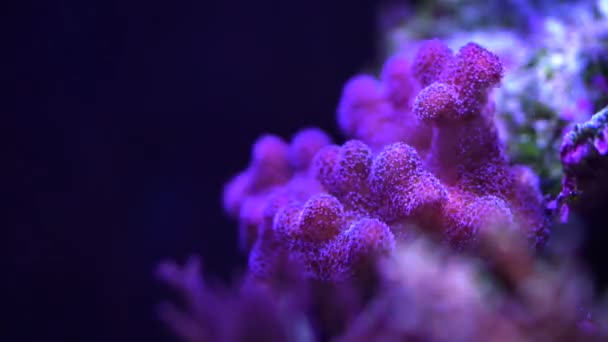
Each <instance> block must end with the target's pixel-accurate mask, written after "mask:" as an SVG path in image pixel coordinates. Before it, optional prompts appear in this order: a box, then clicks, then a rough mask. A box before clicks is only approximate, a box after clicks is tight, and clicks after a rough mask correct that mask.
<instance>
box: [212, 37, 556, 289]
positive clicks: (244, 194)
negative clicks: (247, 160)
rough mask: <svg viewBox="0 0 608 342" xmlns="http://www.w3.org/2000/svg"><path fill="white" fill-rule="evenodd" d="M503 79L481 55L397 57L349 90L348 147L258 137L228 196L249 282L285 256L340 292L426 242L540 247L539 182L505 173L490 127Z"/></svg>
mask: <svg viewBox="0 0 608 342" xmlns="http://www.w3.org/2000/svg"><path fill="white" fill-rule="evenodd" d="M502 76H503V67H502V64H501V62H500V60H499V58H498V57H497V56H496V55H495V54H493V53H491V52H490V51H488V50H486V49H484V48H483V47H481V46H479V45H477V44H475V43H469V44H466V45H465V46H463V47H462V48H461V49H460V50H458V52H457V53H453V52H452V51H451V50H450V49H449V48H448V47H447V46H446V45H445V44H443V43H442V42H441V41H439V40H430V41H427V42H425V43H423V44H422V45H421V46H420V48H419V51H418V54H417V55H416V57H415V58H414V59H413V60H412V61H411V62H410V61H408V60H407V59H406V58H405V57H404V56H400V55H396V56H393V57H392V58H390V59H389V60H388V61H387V63H386V64H385V66H384V68H383V71H382V74H381V77H380V79H379V80H378V79H375V78H374V77H372V76H370V75H359V76H356V77H354V78H352V79H351V80H350V81H348V83H347V84H346V86H345V87H344V91H343V94H342V99H341V101H340V104H339V106H338V114H337V116H338V123H339V126H340V128H341V129H342V131H343V132H344V133H345V135H346V136H348V137H349V138H352V140H348V141H347V142H345V143H344V144H343V145H341V146H338V145H333V144H331V141H330V138H329V137H328V136H327V135H326V134H324V133H323V132H322V131H320V130H317V129H306V130H303V131H301V132H299V133H298V134H296V135H295V136H294V137H293V139H292V141H291V142H290V143H287V142H285V141H283V140H281V139H280V138H279V137H276V136H271V135H266V136H263V137H261V138H260V139H259V140H258V141H257V142H256V143H255V145H254V148H253V152H252V160H251V164H250V166H249V167H248V169H247V170H245V171H244V172H242V173H241V174H239V175H237V176H236V177H235V178H233V180H232V181H231V182H229V184H228V185H227V186H226V189H225V193H224V204H225V208H226V211H227V212H228V213H229V214H230V215H232V216H234V217H236V218H238V220H239V224H240V227H241V228H240V236H241V244H242V246H243V248H244V250H246V251H248V252H249V266H250V272H251V274H252V276H254V277H261V278H264V277H268V276H269V275H271V274H272V272H273V268H274V266H273V265H274V264H275V263H276V262H277V260H278V259H280V258H281V257H283V256H287V257H289V258H290V259H293V260H294V262H296V263H297V264H299V265H301V266H302V267H303V268H304V270H305V271H306V274H307V275H309V276H310V277H311V278H314V279H319V280H322V281H333V282H335V281H341V280H344V279H348V278H350V277H352V276H353V275H356V274H357V273H358V272H361V270H362V269H365V267H366V265H369V264H370V262H372V261H373V260H375V258H376V257H377V256H378V255H387V254H390V253H391V252H392V251H393V249H394V246H395V243H396V241H397V242H398V241H403V240H407V239H408V238H410V237H412V236H416V235H419V234H421V233H423V234H425V235H428V236H432V237H434V238H436V239H438V240H440V241H443V242H445V243H446V244H449V245H451V246H452V247H454V248H456V249H470V248H476V246H477V245H478V244H479V241H480V239H482V238H483V236H484V234H485V233H488V232H489V231H492V230H513V231H517V232H519V233H521V234H522V236H525V238H526V239H527V240H528V242H529V245H530V246H531V247H539V246H542V245H543V244H544V243H545V241H546V239H547V236H548V221H547V217H546V215H545V211H544V207H543V203H542V197H541V196H540V193H539V189H538V181H537V179H536V178H535V177H534V174H533V173H532V172H530V170H529V169H527V168H525V167H523V166H511V165H510V164H509V161H508V159H507V157H506V155H505V153H504V151H503V148H502V145H501V143H500V141H499V138H498V133H497V130H496V127H495V124H494V117H493V115H494V109H493V102H492V101H491V100H490V98H489V94H490V91H491V90H492V89H493V88H494V87H496V86H497V85H498V84H499V83H500V81H501V78H502Z"/></svg>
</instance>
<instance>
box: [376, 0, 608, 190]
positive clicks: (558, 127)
mask: <svg viewBox="0 0 608 342" xmlns="http://www.w3.org/2000/svg"><path fill="white" fill-rule="evenodd" d="M415 6H416V8H415V9H414V8H412V9H411V10H410V11H409V13H408V11H407V10H402V11H400V12H399V13H403V15H401V18H400V20H399V21H395V20H392V24H390V25H384V27H383V32H384V38H385V41H386V46H387V53H386V55H392V54H395V53H399V54H408V53H409V54H410V55H411V51H412V50H413V49H412V45H413V44H416V42H417V41H418V40H420V39H421V38H428V37H440V38H441V39H442V40H444V41H445V42H446V43H447V45H448V46H450V47H452V48H457V47H459V46H462V45H463V44H465V43H466V42H469V41H475V42H478V43H480V44H481V45H483V46H485V47H486V48H488V49H490V50H492V51H494V52H495V53H496V54H498V55H499V56H500V58H501V60H502V62H503V64H504V66H505V69H506V70H507V71H508V72H507V73H506V75H505V77H504V79H503V81H502V86H501V87H500V88H497V89H495V91H494V96H493V97H494V100H495V106H496V116H495V120H496V124H497V127H498V129H499V133H500V134H499V136H500V138H501V140H502V142H503V143H504V144H505V145H506V146H507V153H508V155H509V157H510V160H511V161H512V162H515V163H523V164H526V165H529V166H531V167H532V168H533V169H534V171H535V172H536V173H537V174H538V175H539V176H540V178H541V187H542V190H543V192H544V193H548V194H550V195H552V196H554V195H556V194H557V193H558V192H559V187H560V184H559V180H560V179H561V177H562V169H561V163H560V159H559V149H560V144H561V136H562V135H563V134H564V132H566V131H568V130H569V129H571V128H572V126H573V125H574V124H575V123H577V122H581V121H585V120H588V119H589V118H590V117H591V115H592V114H593V113H594V112H597V111H599V110H600V109H601V108H603V107H604V106H606V104H608V87H607V84H608V83H607V82H606V80H607V79H608V60H607V59H606V58H605V57H604V56H606V55H607V53H606V51H607V49H606V47H607V46H608V45H606V34H607V33H608V20H607V18H608V7H607V6H606V2H605V0H582V1H558V2H555V1H546V0H526V1H493V0H491V1H478V0H467V1H457V2H455V1H441V0H440V1H429V2H422V3H420V4H418V5H415ZM385 13H386V15H387V16H392V15H394V13H395V9H394V8H393V7H390V6H389V7H387V9H386V11H385ZM439 18H440V19H441V20H437V19H439ZM437 53H438V54H439V55H438V56H441V53H442V52H440V51H437Z"/></svg>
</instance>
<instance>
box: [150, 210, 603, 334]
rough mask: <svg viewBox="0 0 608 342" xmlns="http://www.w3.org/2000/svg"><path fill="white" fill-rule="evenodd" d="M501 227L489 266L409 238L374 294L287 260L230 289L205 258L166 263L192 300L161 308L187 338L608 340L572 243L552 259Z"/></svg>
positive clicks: (384, 265) (164, 275) (165, 271)
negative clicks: (264, 276) (207, 275)
mask: <svg viewBox="0 0 608 342" xmlns="http://www.w3.org/2000/svg"><path fill="white" fill-rule="evenodd" d="M365 225H368V226H369V227H373V226H377V225H376V223H374V222H371V221H367V223H364V224H363V226H365ZM363 226H362V227H361V228H362V229H366V228H363ZM571 228H572V227H569V230H571ZM372 230H373V229H372ZM494 233H495V234H490V235H488V236H487V238H486V239H485V240H484V245H485V247H486V248H485V249H486V250H487V251H490V252H489V253H488V254H486V258H485V260H489V261H490V263H488V262H483V261H482V260H479V259H473V258H471V257H468V256H463V255H458V254H455V253H453V252H452V251H450V250H449V249H445V248H442V247H441V246H438V245H435V244H433V243H432V242H430V241H428V240H424V239H412V240H409V241H406V242H402V243H400V244H399V246H397V247H396V248H395V252H394V255H393V257H392V258H390V259H383V260H382V262H381V263H380V264H379V265H378V267H377V268H378V271H379V282H378V284H377V286H375V289H374V291H373V294H372V295H371V296H369V297H368V298H367V299H365V298H362V296H361V293H358V292H357V291H356V286H354V284H352V283H351V282H342V283H339V284H337V285H334V286H328V284H323V285H324V286H322V287H318V286H315V283H314V281H313V280H311V279H306V278H302V277H301V274H300V273H298V268H297V267H294V265H291V264H289V262H285V261H286V260H287V259H283V261H282V262H281V264H280V265H278V267H277V274H275V276H273V277H272V278H271V279H270V281H268V282H265V283H260V282H251V281H248V280H245V281H244V282H242V283H241V284H240V286H239V287H237V288H235V289H229V290H226V289H222V290H220V289H217V288H214V287H211V286H209V285H208V282H207V281H205V279H203V278H202V277H201V275H200V270H199V268H200V265H199V262H198V260H197V259H190V260H189V261H188V262H187V263H186V264H185V265H183V266H180V265H177V264H175V263H163V264H162V265H160V267H159V269H158V276H159V277H160V278H161V280H163V281H164V282H166V283H168V284H169V285H171V286H172V287H174V288H175V290H177V291H178V293H179V294H181V295H182V296H183V297H184V299H185V303H184V304H185V306H177V305H176V304H170V303H164V304H163V305H161V306H160V308H159V309H160V310H159V313H160V315H161V318H162V319H163V320H164V321H165V322H166V323H167V325H168V327H169V328H171V329H172V330H173V332H174V333H175V334H176V335H177V336H179V337H180V339H181V340H183V341H187V342H206V341H220V342H222V341H260V340H263V341H270V342H273V341H276V342H282V341H306V342H308V341H311V342H312V341H328V340H331V341H339V342H357V341H497V342H498V341H604V340H605V339H606V337H608V331H606V329H605V326H602V325H600V324H599V323H598V321H597V319H598V318H600V317H601V308H596V307H594V306H592V305H590V301H591V299H592V298H591V289H590V286H589V281H588V279H587V278H586V277H585V275H584V274H583V273H582V272H581V271H580V269H579V268H578V267H577V265H576V263H575V262H574V261H573V256H572V250H573V248H576V246H574V245H573V244H572V242H571V241H569V240H565V239H563V237H562V238H561V239H560V240H562V241H561V242H560V243H559V244H558V245H559V246H560V247H559V248H555V245H554V247H553V248H549V249H548V251H547V252H548V253H547V254H548V258H547V259H546V260H537V259H536V258H534V257H533V255H532V254H531V253H530V250H529V249H528V248H526V247H525V243H522V241H520V240H519V236H517V235H514V234H512V233H513V232H505V231H501V232H494ZM598 309H600V311H597V310H598ZM598 312H599V313H600V315H597V313H598Z"/></svg>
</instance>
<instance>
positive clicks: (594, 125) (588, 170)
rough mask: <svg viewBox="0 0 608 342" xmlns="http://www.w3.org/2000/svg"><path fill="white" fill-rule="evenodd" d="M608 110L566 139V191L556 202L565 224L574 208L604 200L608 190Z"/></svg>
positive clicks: (563, 153)
mask: <svg viewBox="0 0 608 342" xmlns="http://www.w3.org/2000/svg"><path fill="white" fill-rule="evenodd" d="M607 138H608V107H606V108H604V109H603V110H601V111H599V112H598V113H596V114H595V115H593V116H592V117H591V119H589V120H588V121H586V122H584V123H581V124H577V125H576V126H574V128H573V129H572V130H571V131H569V132H567V133H566V134H565V135H564V137H563V142H562V146H561V149H560V158H561V162H562V164H563V168H564V177H563V179H562V191H561V192H560V193H559V195H558V196H557V198H556V200H555V201H554V202H553V203H552V205H553V208H554V209H556V210H558V211H559V214H560V218H561V220H562V221H563V222H565V221H567V220H568V216H569V213H570V209H571V207H572V208H574V209H575V210H577V211H580V210H582V207H581V206H582V203H583V202H584V203H585V206H586V207H587V208H589V207H591V206H593V205H594V204H596V203H598V202H600V201H601V199H603V198H605V197H603V196H604V195H603V194H604V193H606V191H607V190H608V183H607V182H606V181H605V179H607V177H608V172H607V170H608V155H607V154H606V153H607V152H608V149H607V145H606V140H607Z"/></svg>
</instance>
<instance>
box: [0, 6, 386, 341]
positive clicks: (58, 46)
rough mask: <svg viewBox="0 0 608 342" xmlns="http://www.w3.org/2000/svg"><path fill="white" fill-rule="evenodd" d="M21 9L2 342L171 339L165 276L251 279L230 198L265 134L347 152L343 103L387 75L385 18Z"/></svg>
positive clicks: (311, 10) (361, 12)
mask: <svg viewBox="0 0 608 342" xmlns="http://www.w3.org/2000/svg"><path fill="white" fill-rule="evenodd" d="M7 5H8V6H7V7H10V8H7V9H6V10H5V11H3V12H4V13H8V16H6V17H5V18H8V19H7V20H4V19H3V23H2V25H3V26H5V28H6V30H4V32H6V33H9V36H10V37H9V39H8V40H5V43H8V44H4V46H3V47H2V48H0V53H2V54H3V55H4V57H8V61H7V63H5V64H4V65H5V66H6V67H7V68H6V69H5V70H4V71H3V76H2V78H4V77H7V76H8V80H9V81H10V83H9V84H8V85H9V87H7V89H6V90H5V91H4V95H7V96H6V98H5V99H6V100H3V102H4V104H3V105H2V107H3V108H5V109H4V110H3V117H5V120H6V121H5V123H4V124H2V126H4V128H5V129H6V133H5V134H3V135H4V137H5V138H6V137H8V142H7V143H6V144H5V146H7V147H9V148H8V155H6V154H5V160H7V161H8V162H7V163H3V168H4V170H5V171H8V172H9V177H5V180H7V187H5V190H6V193H8V194H9V196H10V200H9V203H10V207H9V210H8V215H9V216H8V218H9V220H10V225H11V226H10V227H11V228H13V227H14V228H15V229H9V230H8V231H7V233H8V234H7V235H8V238H7V239H5V241H6V242H7V251H8V255H9V258H8V260H9V264H10V265H9V266H10V267H9V272H8V274H7V275H6V279H7V281H6V282H5V284H7V285H8V288H7V291H6V293H7V294H8V295H9V298H10V305H9V306H8V307H6V308H5V309H4V310H3V311H5V312H7V313H8V314H9V315H10V316H11V318H12V319H11V320H10V324H9V330H8V331H7V330H4V331H5V332H6V333H8V334H9V335H10V337H6V338H2V340H3V341H30V340H39V341H71V340H78V341H170V340H173V339H172V338H170V337H169V335H168V334H167V333H166V331H165V329H164V328H163V327H162V326H161V324H160V323H159V322H158V321H157V320H156V318H155V316H154V305H155V304H156V303H157V302H158V301H160V300H161V299H164V298H166V297H167V295H168V294H167V291H166V289H165V288H164V287H163V286H160V285H159V284H158V283H157V282H156V280H155V279H154V277H153V271H154V266H155V264H156V263H157V262H158V261H160V260H161V259H163V258H167V257H174V258H178V259H179V260H183V259H184V258H185V257H186V256H188V255H189V254H191V253H198V254H201V255H202V256H203V259H204V262H205V265H206V269H207V270H208V271H209V272H210V273H212V274H215V275H217V276H218V277H221V278H223V279H227V278H229V277H230V276H231V275H232V274H233V271H234V269H235V267H236V268H237V269H238V267H239V266H240V265H242V263H241V262H242V260H241V259H240V257H239V254H238V252H237V250H236V233H235V228H236V225H235V223H234V222H232V221H231V220H229V219H227V218H225V217H224V215H223V212H222V209H221V187H222V185H223V183H224V182H225V181H226V180H227V179H228V178H229V177H230V176H231V175H232V174H234V173H235V172H237V171H239V170H241V169H242V168H244V167H245V166H246V163H247V162H248V158H249V156H248V154H249V150H250V146H251V143H252V142H253V140H254V139H255V138H256V137H257V136H258V135H259V134H261V133H263V132H276V133H278V134H281V135H283V136H284V137H288V136H289V135H290V134H292V133H294V132H295V131H296V130H297V129H298V128H301V127H303V126H306V125H319V126H320V127H322V128H324V129H327V130H329V131H330V132H332V134H334V136H335V137H337V135H336V134H335V125H334V112H335V107H336V102H337V100H338V98H339V94H340V91H341V87H342V85H343V83H344V82H345V81H346V79H347V78H348V77H349V76H351V75H352V74H353V73H355V72H357V71H358V70H360V69H361V68H362V67H364V66H366V65H368V64H372V63H373V62H374V53H375V49H376V43H375V42H374V38H375V35H376V32H375V23H374V21H375V8H376V7H375V4H374V3H373V2H372V1H368V2H367V3H362V2H352V1H342V0H340V1H318V0H315V1H213V2H210V1H178V2H169V1H167V2H165V1H154V0H153V1H146V2H143V1H142V2H128V1H106V0H104V1H101V0H99V1H71V0H65V1H47V2H45V1H40V2H37V3H25V2H17V1H15V2H14V3H12V4H7ZM3 17H4V16H3ZM4 57H3V58H2V59H5V58H4ZM3 69H4V68H3ZM13 82H14V83H13ZM3 83H4V82H3ZM13 84H14V86H13ZM3 97H4V96H2V98H3ZM2 335H4V333H2Z"/></svg>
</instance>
